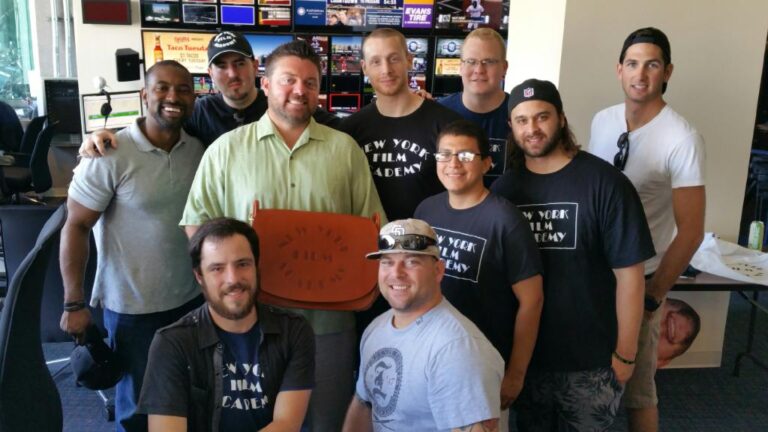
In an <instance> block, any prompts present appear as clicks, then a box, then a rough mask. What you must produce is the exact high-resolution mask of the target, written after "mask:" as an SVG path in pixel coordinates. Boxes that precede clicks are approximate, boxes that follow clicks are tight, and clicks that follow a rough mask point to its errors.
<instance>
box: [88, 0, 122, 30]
mask: <svg viewBox="0 0 768 432" xmlns="http://www.w3.org/2000/svg"><path fill="white" fill-rule="evenodd" d="M82 12H83V23H84V24H124V25H130V24H131V3H130V1H129V0H82Z"/></svg>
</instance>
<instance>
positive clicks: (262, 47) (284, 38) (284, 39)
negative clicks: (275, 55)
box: [243, 33, 293, 76]
mask: <svg viewBox="0 0 768 432" xmlns="http://www.w3.org/2000/svg"><path fill="white" fill-rule="evenodd" d="M243 35H244V36H245V38H246V39H247V40H248V42H249V43H250V44H251V49H252V50H253V57H254V58H255V59H256V60H258V61H259V76H264V64H265V62H266V60H267V56H268V55H269V54H270V53H271V52H272V51H274V49H275V48H277V47H279V46H280V45H282V44H284V43H288V42H291V41H292V40H293V36H291V35H269V34H254V33H244V34H243Z"/></svg>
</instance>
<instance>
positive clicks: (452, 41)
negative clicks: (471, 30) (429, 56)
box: [434, 38, 464, 79]
mask: <svg viewBox="0 0 768 432" xmlns="http://www.w3.org/2000/svg"><path fill="white" fill-rule="evenodd" d="M463 43H464V40H463V39H457V38H437V41H436V42H435V69H434V76H435V79H437V77H440V76H459V75H460V72H459V68H460V66H461V45H462V44H463Z"/></svg>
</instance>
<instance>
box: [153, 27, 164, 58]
mask: <svg viewBox="0 0 768 432" xmlns="http://www.w3.org/2000/svg"><path fill="white" fill-rule="evenodd" d="M154 54H155V63H157V62H161V61H163V47H161V46H160V35H159V34H157V33H155V52H154Z"/></svg>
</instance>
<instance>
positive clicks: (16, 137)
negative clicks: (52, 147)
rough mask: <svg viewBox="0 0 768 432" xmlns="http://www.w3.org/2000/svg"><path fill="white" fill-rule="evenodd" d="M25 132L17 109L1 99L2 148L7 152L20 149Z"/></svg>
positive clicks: (0, 131) (0, 139)
mask: <svg viewBox="0 0 768 432" xmlns="http://www.w3.org/2000/svg"><path fill="white" fill-rule="evenodd" d="M38 132H40V131H38ZM23 134H24V128H22V127H21V120H19V116H18V115H16V110H14V109H13V107H11V106H10V105H8V104H7V103H5V102H3V101H0V150H2V151H4V152H6V153H9V152H17V151H19V143H20V142H21V137H22V135H23Z"/></svg>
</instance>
